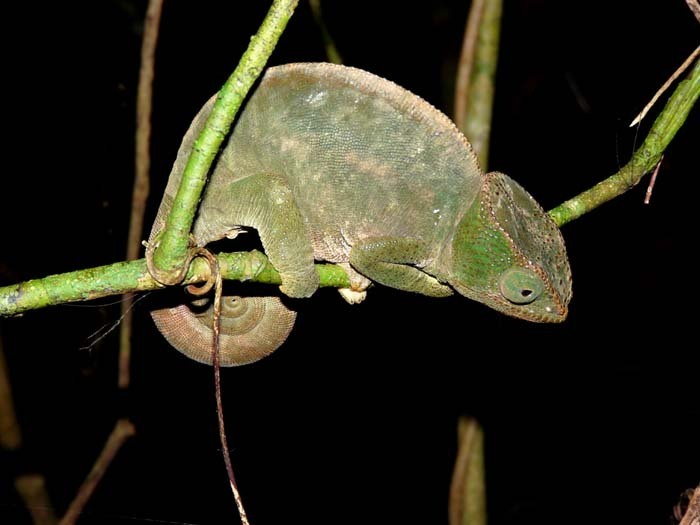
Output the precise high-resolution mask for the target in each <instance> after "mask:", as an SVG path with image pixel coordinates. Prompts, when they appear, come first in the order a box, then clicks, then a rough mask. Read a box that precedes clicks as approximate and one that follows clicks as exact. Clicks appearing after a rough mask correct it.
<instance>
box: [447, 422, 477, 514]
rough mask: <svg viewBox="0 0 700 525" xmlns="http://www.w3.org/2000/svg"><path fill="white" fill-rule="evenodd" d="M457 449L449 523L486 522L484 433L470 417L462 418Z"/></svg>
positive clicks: (459, 425) (458, 428) (458, 429)
mask: <svg viewBox="0 0 700 525" xmlns="http://www.w3.org/2000/svg"><path fill="white" fill-rule="evenodd" d="M457 431H458V432H457V433H458V443H459V444H458V449H457V459H456V460H455V466H454V471H453V473H452V484H451V486H450V504H449V523H450V525H486V482H485V479H484V433H483V430H482V429H481V426H480V425H479V423H478V422H477V421H476V420H475V419H473V418H471V417H461V418H460V419H459V424H458V427H457Z"/></svg>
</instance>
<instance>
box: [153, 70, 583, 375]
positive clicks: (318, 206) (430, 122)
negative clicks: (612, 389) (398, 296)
mask: <svg viewBox="0 0 700 525" xmlns="http://www.w3.org/2000/svg"><path fill="white" fill-rule="evenodd" d="M213 102H214V99H213V98H212V99H211V100H209V102H207V104H205V106H204V107H203V108H202V109H201V110H200V112H199V114H198V115H197V116H196V117H195V119H194V121H193V122H192V124H191V126H190V128H189V130H188V132H187V134H186V135H185V138H184V139H183V142H182V145H181V146H180V150H179V152H178V155H177V160H176V162H175V164H174V167H173V170H172V172H171V174H170V179H169V181H168V185H167V188H166V190H165V194H164V196H163V200H162V202H161V205H160V208H159V210H158V215H157V217H156V220H155V224H154V226H153V230H152V232H151V241H153V239H154V237H155V235H156V234H157V233H158V232H159V231H160V230H161V229H162V227H163V224H164V221H165V218H166V217H167V214H168V212H169V211H170V208H171V206H172V202H173V197H174V195H175V193H176V191H177V187H178V185H179V183H180V179H181V177H182V172H183V169H184V166H185V164H186V162H187V157H188V155H189V153H190V151H191V149H192V144H193V141H194V139H195V138H196V137H197V135H198V134H199V132H200V130H201V129H202V127H203V125H204V122H205V119H206V117H207V115H208V114H209V112H210V111H211V108H212V106H213ZM243 228H254V229H256V230H257V231H258V234H259V236H260V240H261V242H262V245H263V249H264V251H265V253H266V254H267V256H268V258H269V259H270V262H271V263H272V264H273V265H274V267H275V268H277V270H279V272H280V276H281V280H282V285H281V286H280V290H281V291H282V293H284V294H286V295H287V296H290V297H309V296H310V295H312V294H313V293H314V291H315V290H316V289H317V288H318V275H317V272H316V270H315V268H314V261H327V262H331V263H337V264H340V265H342V266H343V267H344V268H345V269H346V271H347V272H348V274H349V276H350V282H351V284H352V286H351V287H350V288H349V289H344V290H341V294H342V295H343V297H344V298H345V299H346V300H347V301H349V302H359V301H361V300H362V299H363V298H364V297H365V294H366V289H367V287H368V286H369V285H370V284H371V283H373V282H376V283H379V284H383V285H385V286H390V287H393V288H397V289H400V290H405V291H409V292H417V293H421V294H425V295H429V296H434V297H441V296H447V295H451V294H452V293H453V292H454V291H457V292H458V293H460V294H461V295H464V296H465V297H468V298H470V299H473V300H476V301H479V302H481V303H484V304H486V305H488V306H490V307H492V308H494V309H496V310H498V311H500V312H503V313H505V314H508V315H511V316H515V317H518V318H522V319H526V320H530V321H539V322H561V321H563V320H564V319H565V317H566V314H567V305H568V303H569V300H570V298H571V271H570V268H569V263H568V260H567V256H566V249H565V247H564V241H563V239H562V237H561V234H560V232H559V229H558V228H557V226H556V225H555V224H554V222H553V221H552V220H551V218H550V217H549V216H548V215H547V213H546V212H545V211H544V210H543V209H542V208H541V207H540V205H539V204H537V202H535V200H534V199H533V198H532V197H531V196H530V195H529V194H528V193H527V192H526V191H525V190H524V189H523V188H522V187H521V186H520V185H519V184H517V183H516V182H514V181H513V180H512V179H510V178H509V177H507V176H506V175H504V174H502V173H497V172H493V173H487V174H484V173H483V172H482V171H481V169H480V168H479V165H478V162H477V159H476V156H475V154H474V151H473V150H472V147H471V146H470V144H469V142H467V140H466V139H465V137H464V136H463V135H462V133H460V132H459V130H458V129H457V128H456V127H455V125H454V124H453V123H452V122H451V121H450V120H449V119H448V118H447V117H446V116H445V115H444V114H442V113H441V112H440V111H438V110H437V109H435V108H434V107H433V106H431V105H430V104H429V103H427V102H426V101H424V100H423V99H421V98H419V97H417V96H416V95H414V94H412V93H410V92H409V91H406V90H405V89H403V88H401V87H399V86H397V85H396V84H394V83H392V82H390V81H388V80H384V79H382V78H380V77H377V76H375V75H372V74H370V73H367V72H365V71H362V70H359V69H355V68H351V67H344V66H338V65H333V64H326V63H300V64H287V65H283V66H279V67H273V68H270V69H268V70H267V72H266V74H265V75H264V77H263V78H262V81H261V82H260V84H259V86H258V87H257V89H256V90H255V92H254V94H253V95H252V96H251V97H250V99H249V100H248V102H247V104H246V106H245V109H244V110H243V112H242V113H241V115H240V118H239V119H238V121H237V123H236V124H235V128H234V130H233V132H232V133H231V136H230V138H229V139H228V142H227V143H226V144H225V147H224V148H223V150H222V151H221V153H220V156H219V158H218V160H217V162H216V164H215V166H214V168H213V170H212V172H211V176H210V180H209V182H208V185H207V187H206V189H205V192H204V195H203V197H202V201H201V203H200V207H199V212H198V216H197V218H196V219H195V223H194V227H193V235H194V239H195V241H196V243H197V244H198V245H199V246H204V245H206V244H208V243H210V242H212V241H216V240H218V239H222V238H226V237H227V238H234V237H236V235H238V234H239V233H241V232H242V231H244V230H243ZM210 306H211V305H210V300H208V299H198V300H194V301H186V300H184V299H183V300H182V303H181V304H178V305H176V306H172V307H165V308H161V309H158V310H155V311H153V312H152V315H153V318H154V320H155V322H156V325H157V327H158V329H159V330H160V331H161V332H162V333H163V335H164V336H165V337H166V339H167V340H168V341H169V342H170V343H171V344H172V345H173V346H174V347H175V348H177V349H178V350H180V351H181V352H183V353H184V354H186V355H188V356H189V357H191V358H193V359H195V360H197V361H200V362H204V363H211V361H212V355H211V347H212V343H211V342H212V333H211V310H212V308H211V307H210ZM222 316H223V317H222V330H221V333H222V336H221V364H222V365H224V366H232V365H240V364H245V363H250V362H253V361H256V360H258V359H261V358H262V357H264V356H266V355H268V354H269V353H271V352H272V351H274V350H275V349H276V348H277V347H279V346H280V345H281V344H282V343H283V342H284V341H285V339H286V338H287V336H288V334H289V332H290V330H291V328H292V326H293V324H294V320H295V316H296V313H295V312H294V311H292V310H289V309H288V308H287V307H286V306H285V305H284V304H283V303H282V302H281V301H280V299H279V297H276V296H270V297H239V296H225V297H224V301H223V306H222Z"/></svg>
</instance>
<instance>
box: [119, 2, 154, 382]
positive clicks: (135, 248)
mask: <svg viewBox="0 0 700 525" xmlns="http://www.w3.org/2000/svg"><path fill="white" fill-rule="evenodd" d="M162 7H163V0H149V2H148V8H147V9H146V19H145V21H144V29H143V42H142V43H141V69H140V71H139V87H138V94H137V97H136V161H135V164H136V165H135V173H134V189H133V193H132V196H131V218H130V220H129V236H128V239H127V244H126V259H127V260H128V261H131V260H134V259H137V258H138V256H139V252H140V250H141V235H142V233H143V221H144V216H145V214H146V201H147V199H148V193H149V188H150V180H149V170H150V166H151V156H150V144H151V140H150V138H151V111H152V106H153V76H154V71H155V69H154V65H153V64H154V61H155V51H156V44H157V42H158V29H159V27H160V15H161V12H162ZM133 303H134V294H133V293H128V294H126V295H124V301H123V302H122V305H121V306H122V322H121V325H120V328H119V379H118V384H119V388H121V389H126V388H128V386H129V381H130V374H129V368H130V363H131V327H132V325H133V313H132V306H133Z"/></svg>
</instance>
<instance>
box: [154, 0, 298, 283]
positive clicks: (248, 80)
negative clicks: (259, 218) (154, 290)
mask: <svg viewBox="0 0 700 525" xmlns="http://www.w3.org/2000/svg"><path fill="white" fill-rule="evenodd" d="M297 3H298V0H275V1H274V2H273V3H272V6H271V7H270V10H269V11H268V13H267V15H266V17H265V20H264V21H263V23H262V25H261V26H260V29H259V30H258V32H257V34H255V35H254V36H253V37H252V38H251V41H250V45H249V46H248V49H247V50H246V51H245V53H244V54H243V56H242V57H241V61H240V62H239V63H238V66H237V67H236V69H235V70H234V72H233V74H232V75H231V76H230V77H229V78H228V80H227V81H226V83H225V84H224V86H223V87H222V88H221V91H220V92H219V95H218V97H217V100H216V103H215V104H214V108H213V109H212V112H211V114H210V115H209V118H208V119H207V122H206V124H205V126H204V129H203V130H202V133H201V134H200V135H199V137H197V140H196V141H195V143H194V147H193V148H192V153H191V154H190V157H189V160H188V161H187V166H186V167H185V171H184V173H183V175H182V182H181V183H180V187H179V188H178V191H177V194H176V196H175V201H174V202H173V206H172V209H171V210H170V213H169V214H168V218H167V220H166V223H165V228H164V230H163V232H162V236H161V237H160V242H159V245H158V248H157V249H156V250H155V252H154V254H153V263H154V266H155V268H156V274H157V275H155V277H156V278H157V279H158V281H159V282H161V283H163V284H178V283H179V282H180V281H181V280H182V275H183V272H182V269H183V266H184V265H185V264H186V261H187V259H188V250H189V234H190V230H191V228H192V222H193V220H194V216H195V213H196V211H197V204H198V203H199V197H200V195H201V193H202V189H203V188H204V185H205V183H206V179H207V173H208V171H209V168H210V166H211V164H212V162H213V160H214V157H215V156H216V154H217V152H218V150H219V147H220V146H221V143H222V142H223V140H224V138H225V137H226V134H227V133H228V131H229V129H230V127H231V124H232V123H233V120H234V117H235V116H236V113H237V112H238V109H239V108H240V106H241V104H242V103H243V100H244V98H245V96H246V94H247V93H248V91H249V90H250V88H251V87H252V85H253V83H254V82H255V80H256V79H257V78H258V76H260V73H261V72H262V70H263V68H264V67H265V64H266V63H267V59H268V58H269V57H270V55H271V54H272V51H273V50H274V49H275V45H276V44H277V41H278V40H279V38H280V36H281V35H282V32H283V31H284V28H285V27H286V25H287V22H288V21H289V19H290V17H291V16H292V13H293V12H294V9H295V7H296V5H297Z"/></svg>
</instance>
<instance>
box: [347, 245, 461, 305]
mask: <svg viewBox="0 0 700 525" xmlns="http://www.w3.org/2000/svg"><path fill="white" fill-rule="evenodd" d="M428 257H429V249H428V246H427V245H426V243H425V242H423V241H421V240H419V239H411V238H402V237H371V238H368V239H364V240H362V241H360V242H357V243H355V244H353V246H352V248H351V250H350V264H351V265H352V267H353V268H355V269H356V270H357V271H358V272H360V273H361V274H362V275H364V276H366V277H368V278H369V279H371V280H372V281H376V282H378V283H380V284H383V285H386V286H390V287H391V288H397V289H399V290H405V291H407V292H416V293H420V294H423V295H429V296H432V297H446V296H448V295H452V293H453V291H452V288H450V287H449V286H446V285H444V284H441V283H440V282H439V281H438V280H437V279H436V278H435V277H433V276H432V275H429V274H427V273H425V272H424V271H423V270H421V269H420V268H418V267H417V266H416V265H420V264H422V263H423V261H425V260H426V259H427V258H428Z"/></svg>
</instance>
